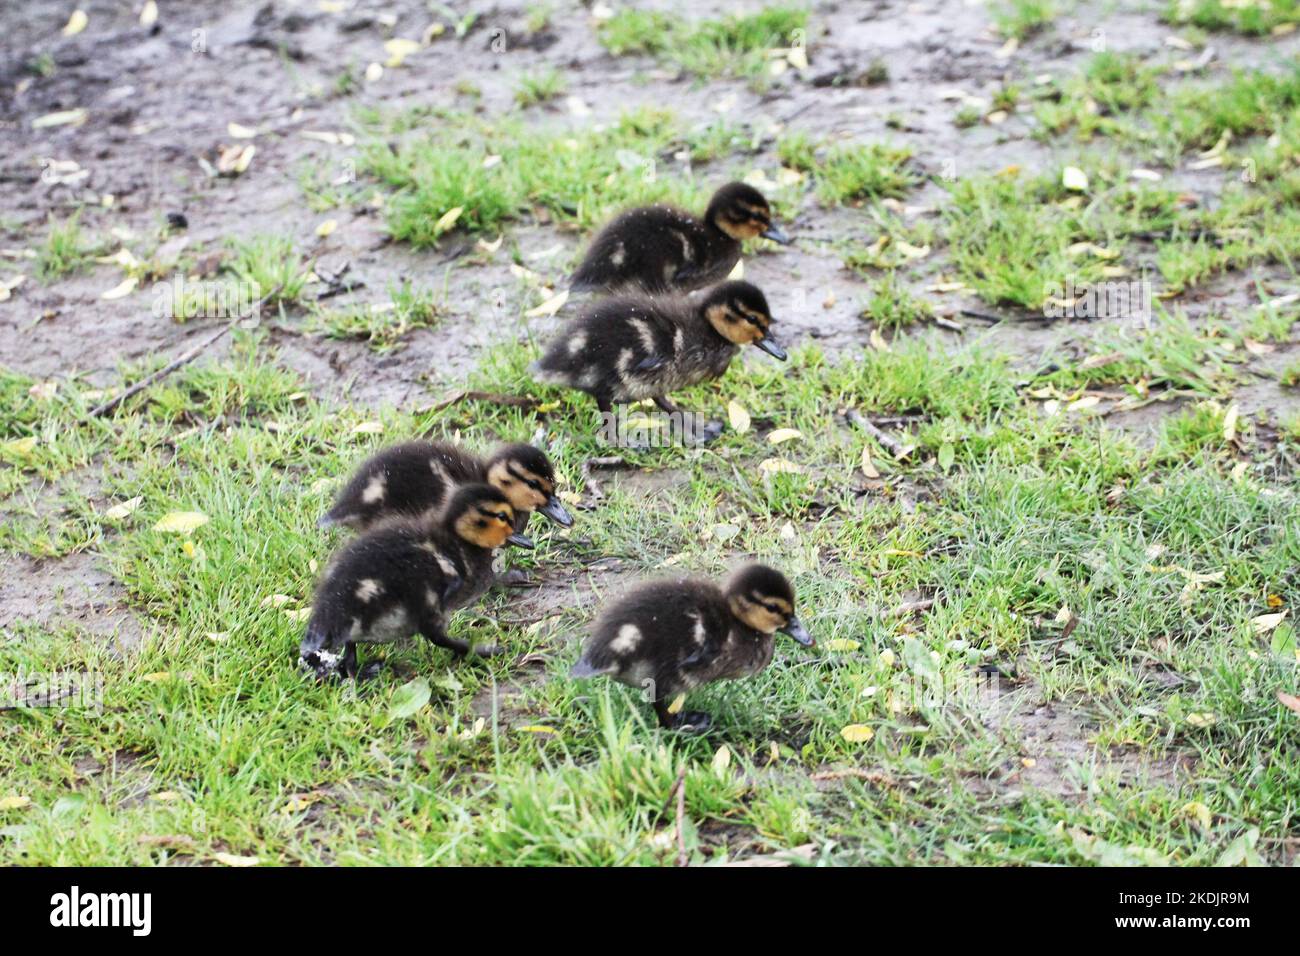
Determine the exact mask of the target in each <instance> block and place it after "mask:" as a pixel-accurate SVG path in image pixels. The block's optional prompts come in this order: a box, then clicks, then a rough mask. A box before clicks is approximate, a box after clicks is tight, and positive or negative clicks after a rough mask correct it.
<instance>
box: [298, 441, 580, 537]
mask: <svg viewBox="0 0 1300 956" xmlns="http://www.w3.org/2000/svg"><path fill="white" fill-rule="evenodd" d="M471 482H487V483H488V484H490V485H492V486H493V487H495V488H497V489H499V490H500V491H502V492H504V493H505V495H506V497H507V498H509V499H510V504H511V507H513V508H514V510H515V513H516V515H517V520H518V530H522V529H523V527H524V526H525V525H527V523H528V518H529V516H530V515H531V514H532V512H534V511H540V512H541V513H542V514H544V515H545V516H546V517H548V518H550V519H551V520H552V521H555V522H556V523H558V524H560V525H563V526H564V527H566V528H567V527H568V526H570V525H571V524H573V519H572V518H571V517H570V516H569V513H568V512H567V511H566V510H565V509H564V506H563V505H562V504H560V501H559V499H558V498H556V497H555V485H556V481H555V469H554V468H553V467H552V466H551V460H550V459H549V458H548V457H547V456H546V453H545V452H543V451H542V450H541V449H539V448H534V447H533V446H532V445H526V444H512V445H504V446H502V447H501V448H498V449H497V450H496V451H495V452H493V454H492V456H491V457H490V458H488V459H486V460H484V459H482V458H480V457H479V456H478V455H475V454H473V453H471V452H468V451H465V450H463V449H460V448H457V447H456V446H455V445H452V444H449V443H446V442H429V441H411V442H403V443H402V444H399V445H392V446H390V447H388V448H384V449H382V450H380V451H378V452H376V453H375V454H374V455H372V456H371V457H369V458H367V459H366V460H365V461H364V462H362V463H361V465H360V466H359V467H358V468H357V470H356V472H355V473H354V474H353V475H352V477H351V478H350V479H349V480H348V483H347V484H346V485H345V486H344V487H343V489H342V490H341V491H340V492H339V493H338V496H337V497H336V498H335V500H334V505H333V506H332V507H331V508H330V510H329V512H328V513H326V515H325V516H324V517H322V518H321V519H320V521H319V522H317V523H318V524H319V525H321V526H322V527H327V526H330V525H343V526H344V527H348V528H352V529H355V530H361V531H364V530H365V529H367V528H369V527H372V526H373V525H375V524H376V523H377V522H379V521H382V520H384V519H386V518H391V517H394V516H400V515H406V516H411V517H414V516H418V515H421V514H424V513H425V512H427V511H430V510H432V509H437V508H440V507H442V506H443V505H444V504H446V502H447V498H448V496H449V495H450V494H451V492H452V491H454V490H455V489H456V488H457V487H459V486H460V485H464V484H467V483H471Z"/></svg>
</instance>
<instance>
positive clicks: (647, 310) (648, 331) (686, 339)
mask: <svg viewBox="0 0 1300 956" xmlns="http://www.w3.org/2000/svg"><path fill="white" fill-rule="evenodd" d="M771 326H772V314H771V310H770V309H769V308H768V305H767V299H766V298H765V297H764V295H763V293H762V292H760V291H759V290H758V289H757V288H756V287H755V286H753V285H751V284H750V283H748V282H741V281H732V282H723V283H720V284H718V285H715V286H713V288H711V289H709V290H708V291H706V292H704V293H703V294H702V295H700V296H699V297H697V298H693V299H692V298H688V297H686V296H684V295H676V296H662V297H656V296H649V295H624V296H617V297H613V298H608V299H600V300H597V301H595V302H593V303H591V304H589V305H587V306H586V307H585V308H584V309H583V310H582V311H581V312H580V313H579V314H578V316H577V317H576V318H574V319H573V320H572V321H570V322H569V323H568V324H567V325H566V326H565V327H564V328H563V329H562V330H561V332H560V334H559V336H558V337H557V338H556V339H555V340H554V341H553V342H552V343H551V344H550V346H549V347H548V348H547V350H546V353H545V354H544V355H543V356H542V357H541V358H540V359H539V360H538V361H537V362H535V363H533V365H532V368H531V371H532V372H533V375H534V377H535V378H536V379H537V380H538V381H539V382H546V383H549V384H552V385H566V386H568V387H569V388H576V389H578V390H580V391H583V392H586V393H587V394H589V395H591V396H592V397H593V398H595V400H596V406H597V407H598V408H599V409H600V411H601V412H602V413H608V412H609V411H610V409H611V407H612V406H613V404H615V403H619V404H622V403H626V402H634V401H638V400H640V399H644V398H651V399H654V402H655V404H656V405H658V406H659V407H660V408H662V409H663V410H664V411H666V412H670V413H672V412H680V411H681V410H680V409H679V408H678V407H677V406H676V405H674V404H673V403H672V401H671V400H670V399H669V398H668V393H669V392H672V391H675V390H677V389H679V388H685V387H686V386H688V385H694V384H696V383H697V382H702V381H705V380H706V379H714V378H718V377H720V376H721V375H722V374H723V373H724V372H725V371H726V370H727V366H728V365H730V364H731V360H732V359H733V358H735V356H736V353H737V352H739V351H740V346H742V345H746V344H750V343H752V344H754V345H757V346H758V347H759V348H760V349H762V350H763V351H764V352H766V353H768V354H769V355H772V356H774V357H775V358H778V359H781V360H784V359H785V358H786V353H785V350H784V349H782V348H781V346H779V345H777V344H776V342H775V341H773V339H772V337H771Z"/></svg>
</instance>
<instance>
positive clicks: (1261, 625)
mask: <svg viewBox="0 0 1300 956" xmlns="http://www.w3.org/2000/svg"><path fill="white" fill-rule="evenodd" d="M1285 617H1286V611H1278V612H1277V613H1276V614H1261V615H1260V616H1259V617H1253V618H1251V619H1250V623H1251V624H1252V625H1254V628H1255V633H1256V634H1267V633H1268V632H1269V631H1271V630H1273V628H1275V627H1277V626H1278V625H1279V624H1281V623H1282V619H1283V618H1285Z"/></svg>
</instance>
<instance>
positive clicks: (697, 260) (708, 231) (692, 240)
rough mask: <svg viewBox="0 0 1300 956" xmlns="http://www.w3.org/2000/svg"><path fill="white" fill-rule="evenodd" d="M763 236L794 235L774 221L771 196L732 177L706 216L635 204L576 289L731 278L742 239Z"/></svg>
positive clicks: (601, 237) (605, 236)
mask: <svg viewBox="0 0 1300 956" xmlns="http://www.w3.org/2000/svg"><path fill="white" fill-rule="evenodd" d="M756 236H762V237H764V238H765V239H771V240H773V241H775V242H779V243H782V244H785V243H788V242H789V241H790V239H789V237H788V236H786V234H785V233H784V232H782V231H781V229H780V227H779V226H775V225H773V224H772V209H771V207H770V206H769V205H768V203H767V199H766V198H764V196H763V194H762V193H760V192H759V191H758V190H757V189H755V188H754V187H753V186H749V185H746V184H745V183H727V185H725V186H723V187H722V188H721V189H719V190H718V191H717V192H716V193H714V194H713V198H712V199H711V200H710V201H709V208H708V209H706V210H705V212H704V218H703V219H700V218H697V217H695V216H693V215H691V214H690V213H688V212H685V211H683V210H681V209H675V208H673V207H672V206H662V205H655V206H642V207H640V208H637V209H629V210H627V211H626V212H623V213H620V214H619V215H618V216H616V217H615V218H614V219H613V220H611V221H610V222H609V223H608V224H607V225H606V226H605V227H604V228H603V229H601V230H600V232H598V233H597V234H596V238H595V239H593V240H592V241H591V246H590V247H589V248H588V249H587V255H586V256H585V257H584V258H583V260H582V265H580V266H579V267H578V271H577V272H575V273H574V274H573V281H572V282H571V284H570V288H571V289H572V290H573V291H575V292H583V291H589V290H598V291H602V292H617V291H619V290H624V289H628V288H629V287H630V288H633V289H640V290H642V291H645V292H651V293H659V292H666V291H668V290H670V289H678V290H682V291H689V290H691V289H699V288H702V287H704V286H706V285H712V284H713V283H715V282H720V281H722V280H723V279H725V278H726V277H727V276H728V275H729V274H730V273H731V270H732V269H733V268H734V267H735V265H736V263H737V262H738V261H739V260H740V244H741V243H742V242H744V241H745V240H746V239H753V238H755V237H756Z"/></svg>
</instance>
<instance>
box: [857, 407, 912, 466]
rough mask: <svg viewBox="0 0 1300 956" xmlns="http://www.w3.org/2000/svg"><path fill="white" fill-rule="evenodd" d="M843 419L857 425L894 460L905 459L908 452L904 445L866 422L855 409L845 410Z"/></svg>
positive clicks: (863, 416)
mask: <svg viewBox="0 0 1300 956" xmlns="http://www.w3.org/2000/svg"><path fill="white" fill-rule="evenodd" d="M844 417H845V419H846V420H848V421H850V422H852V423H853V424H854V425H857V426H858V427H859V428H861V429H862V430H863V431H864V432H866V433H867V434H868V435H870V436H871V437H872V438H874V439H875V440H876V441H878V442H880V445H881V447H882V448H884V449H885V450H886V451H887V452H889V453H890V454H891V455H893V456H894V457H895V458H903V457H906V455H907V452H908V448H907V446H906V445H904V444H903V443H902V442H900V441H899V440H898V439H897V438H894V437H893V436H892V435H887V434H885V433H884V432H883V431H881V430H880V429H879V428H877V427H876V426H875V425H873V424H872V423H871V422H870V421H868V420H867V418H866V416H865V415H863V414H862V413H861V412H860V411H858V410H857V409H856V408H848V409H845V410H844Z"/></svg>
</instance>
